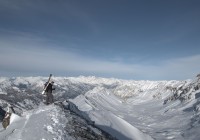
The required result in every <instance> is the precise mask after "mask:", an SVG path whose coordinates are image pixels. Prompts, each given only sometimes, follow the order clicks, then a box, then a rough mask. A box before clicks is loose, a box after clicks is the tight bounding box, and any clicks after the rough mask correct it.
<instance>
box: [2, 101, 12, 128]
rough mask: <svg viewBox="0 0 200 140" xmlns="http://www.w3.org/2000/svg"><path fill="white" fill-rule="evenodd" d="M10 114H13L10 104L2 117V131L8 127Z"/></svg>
mask: <svg viewBox="0 0 200 140" xmlns="http://www.w3.org/2000/svg"><path fill="white" fill-rule="evenodd" d="M1 111H3V110H1ZM3 112H4V111H3ZM12 113H15V111H14V109H13V107H12V106H11V105H10V104H8V110H7V112H5V115H4V118H3V121H2V126H3V128H4V129H6V128H7V127H8V125H9V124H10V118H11V115H12Z"/></svg>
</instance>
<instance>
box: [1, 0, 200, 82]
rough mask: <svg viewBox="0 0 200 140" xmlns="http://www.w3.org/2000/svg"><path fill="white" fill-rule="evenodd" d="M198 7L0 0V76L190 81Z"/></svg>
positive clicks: (176, 2)
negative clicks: (50, 74)
mask: <svg viewBox="0 0 200 140" xmlns="http://www.w3.org/2000/svg"><path fill="white" fill-rule="evenodd" d="M199 7H200V1H199V0H151V1H149V0H56V1H55V0H0V77H3V76H6V77H12V76H48V75H49V73H52V74H53V75H54V76H66V77H71V76H79V75H83V76H97V77H107V78H120V79H132V80H185V79H191V78H194V77H195V76H196V75H197V74H198V73H200V63H199V62H200V26H199V25H200V8H199Z"/></svg>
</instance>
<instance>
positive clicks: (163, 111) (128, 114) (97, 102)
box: [0, 76, 200, 140]
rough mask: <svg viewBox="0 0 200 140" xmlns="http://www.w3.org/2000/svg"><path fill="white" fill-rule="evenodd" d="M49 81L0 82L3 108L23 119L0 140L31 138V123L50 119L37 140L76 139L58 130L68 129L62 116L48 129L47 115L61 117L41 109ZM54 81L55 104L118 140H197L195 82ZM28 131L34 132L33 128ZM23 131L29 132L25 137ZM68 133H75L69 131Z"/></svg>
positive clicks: (199, 105) (199, 93)
mask: <svg viewBox="0 0 200 140" xmlns="http://www.w3.org/2000/svg"><path fill="white" fill-rule="evenodd" d="M47 79H48V77H17V78H5V77H3V78H0V99H1V100H0V105H1V107H3V108H6V102H9V103H11V104H13V106H14V109H15V110H17V114H18V115H21V116H23V117H20V120H18V121H16V123H17V122H20V123H19V124H20V125H19V124H18V125H16V126H17V127H18V128H16V130H14V131H13V130H11V129H10V131H8V130H9V129H8V130H6V131H5V132H1V133H0V134H1V135H0V138H5V137H6V139H7V137H10V138H11V139H12V135H13V136H14V135H16V136H15V137H17V136H18V135H19V136H20V137H23V138H22V139H25V138H27V139H30V138H28V136H29V135H30V136H31V135H32V133H31V131H32V129H33V128H34V127H36V128H38V127H39V128H40V129H41V127H40V125H39V124H35V123H34V124H32V123H33V122H34V121H36V120H35V119H34V118H38V119H39V118H40V117H42V116H45V117H47V118H50V119H49V120H48V119H47V120H42V122H41V123H40V124H41V126H43V127H42V130H40V131H39V132H41V135H40V136H38V137H37V138H38V139H42V138H43V137H42V136H45V137H44V139H52V138H56V137H57V138H56V139H59V138H58V136H60V134H61V133H63V134H65V135H67V137H66V138H65V137H64V136H63V137H61V139H68V138H70V137H72V138H74V136H71V134H72V132H70V133H68V132H66V130H65V129H64V128H62V127H61V126H60V125H61V124H62V123H63V120H65V124H67V125H68V124H69V123H67V122H68V119H67V118H66V115H65V116H64V115H63V116H62V115H61V116H59V115H58V116H57V117H58V118H56V120H58V121H57V122H58V124H56V125H55V126H52V125H50V124H52V118H53V116H51V112H53V113H54V114H56V113H57V114H62V111H59V109H58V110H57V111H56V109H55V107H54V106H47V107H45V106H41V103H42V102H43V100H44V97H43V96H41V94H40V93H41V91H42V88H43V84H44V83H45V81H46V80H47ZM53 80H54V82H55V84H56V85H55V86H56V91H55V92H54V95H55V100H58V101H65V100H68V101H69V104H70V106H69V108H70V109H71V111H73V112H75V114H77V115H79V116H80V117H82V118H84V119H86V120H87V121H90V122H94V126H96V127H98V128H100V129H101V130H103V131H105V132H107V133H109V134H110V135H112V136H113V137H116V138H117V139H120V140H121V139H122V140H126V139H127V140H129V139H134V140H138V139H141V140H150V139H178V140H182V139H185V140H186V139H187V140H188V139H194V140H195V139H197V138H198V137H199V130H200V125H199V121H200V119H199V116H200V98H199V97H200V90H199V89H200V80H199V78H194V79H193V80H185V81H134V80H120V79H113V78H112V79H107V78H99V77H93V76H91V77H84V76H80V77H53ZM41 110H44V111H41ZM24 112H26V113H27V114H26V113H25V114H24ZM36 112H38V113H36ZM49 115H50V116H49ZM27 116H28V117H27ZM54 118H55V116H54ZM54 120H55V119H54ZM26 122H29V123H26ZM27 124H29V125H27ZM13 125H14V123H13ZM32 126H34V127H33V128H31V127H32ZM44 126H46V127H44ZM47 126H51V127H48V128H47ZM14 127H15V126H13V128H14ZM23 127H24V128H27V129H30V131H29V130H28V132H27V133H26V132H24V129H22V128H23ZM29 127H30V128H29ZM10 128H12V127H10ZM54 128H55V129H57V128H59V129H60V132H57V131H56V132H54ZM70 128H71V129H75V128H74V127H72V126H71V127H70ZM51 130H52V133H51V132H50V131H51ZM81 131H82V130H81ZM33 135H34V133H33ZM49 135H51V136H52V137H50V136H49Z"/></svg>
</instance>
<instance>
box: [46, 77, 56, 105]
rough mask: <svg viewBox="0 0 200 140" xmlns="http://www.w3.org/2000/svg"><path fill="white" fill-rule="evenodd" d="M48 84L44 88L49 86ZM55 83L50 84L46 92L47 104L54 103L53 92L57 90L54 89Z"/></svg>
mask: <svg viewBox="0 0 200 140" xmlns="http://www.w3.org/2000/svg"><path fill="white" fill-rule="evenodd" d="M47 84H48V83H45V85H44V87H46V86H47ZM53 84H54V82H53V81H52V82H51V83H49V84H48V86H47V88H46V90H45V92H46V104H47V105H48V104H52V103H53V102H54V99H53V94H52V91H53V90H55V88H54V87H53Z"/></svg>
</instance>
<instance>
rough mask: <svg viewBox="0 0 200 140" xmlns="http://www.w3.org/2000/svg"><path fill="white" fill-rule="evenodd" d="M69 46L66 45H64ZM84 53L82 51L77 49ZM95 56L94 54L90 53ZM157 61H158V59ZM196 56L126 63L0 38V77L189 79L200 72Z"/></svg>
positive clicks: (36, 41) (27, 39) (33, 40)
mask: <svg viewBox="0 0 200 140" xmlns="http://www.w3.org/2000/svg"><path fill="white" fill-rule="evenodd" d="M68 47H69V46H68ZM81 51H84V50H81ZM94 53H95V52H94ZM158 59H159V58H158ZM199 62H200V55H194V56H189V57H183V58H176V59H168V60H165V61H163V62H162V63H161V64H159V65H153V64H148V65H144V64H139V63H138V64H130V63H125V62H124V61H118V60H116V61H113V60H112V61H109V60H103V59H97V58H94V57H90V56H83V55H82V54H79V53H77V52H72V51H69V50H68V49H67V48H65V47H63V46H58V45H56V44H51V43H50V42H49V41H48V40H47V39H45V38H37V37H34V36H31V35H29V34H27V35H26V34H20V35H19V36H18V37H12V36H10V37H8V36H7V37H1V39H0V68H1V70H0V74H1V75H2V76H4V75H5V74H7V75H9V73H10V75H12V73H15V72H18V73H21V75H22V76H23V74H24V73H26V74H27V73H28V74H29V76H31V75H33V73H38V74H40V73H49V72H51V73H57V75H63V74H65V73H70V74H72V75H82V74H85V75H96V76H102V77H115V78H125V79H136V80H141V79H146V80H147V79H148V80H171V79H182V80H183V79H187V78H193V77H194V76H195V75H196V74H198V73H199V71H200V65H199Z"/></svg>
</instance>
